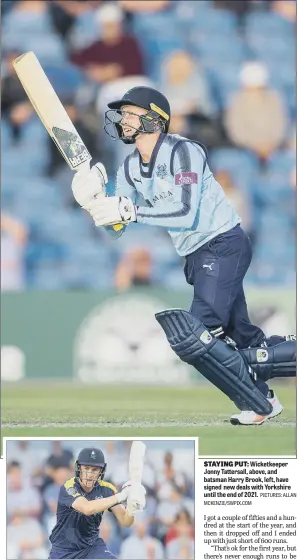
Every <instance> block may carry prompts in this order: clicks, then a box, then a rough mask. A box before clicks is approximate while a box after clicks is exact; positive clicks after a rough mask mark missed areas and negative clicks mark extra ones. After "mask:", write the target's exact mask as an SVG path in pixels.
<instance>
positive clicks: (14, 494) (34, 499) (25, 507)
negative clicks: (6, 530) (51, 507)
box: [7, 461, 41, 518]
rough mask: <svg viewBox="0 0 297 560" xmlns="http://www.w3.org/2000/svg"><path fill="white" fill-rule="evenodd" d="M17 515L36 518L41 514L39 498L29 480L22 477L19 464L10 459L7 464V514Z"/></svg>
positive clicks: (9, 515)
mask: <svg viewBox="0 0 297 560" xmlns="http://www.w3.org/2000/svg"><path fill="white" fill-rule="evenodd" d="M16 513H18V514H19V515H23V516H29V517H33V518H38V517H39V516H40V514H41V499H40V494H39V492H38V490H36V488H33V487H32V486H31V485H30V481H29V480H26V479H24V478H23V473H22V470H21V465H20V463H18V462H17V461H12V462H11V463H9V464H8V466H7V516H8V518H10V517H11V516H13V515H15V514H16Z"/></svg>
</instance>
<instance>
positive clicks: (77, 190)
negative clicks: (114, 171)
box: [71, 163, 108, 209]
mask: <svg viewBox="0 0 297 560" xmlns="http://www.w3.org/2000/svg"><path fill="white" fill-rule="evenodd" d="M107 181H108V179H107V174H106V169H105V167H104V165H103V164H102V163H96V165H94V166H93V167H92V169H90V166H89V164H88V165H86V166H84V167H83V168H82V169H81V171H78V172H77V173H75V175H74V177H73V180H72V184H71V188H72V192H73V196H74V198H75V200H76V202H78V204H79V205H80V206H81V207H82V208H85V209H87V208H88V206H89V204H90V203H91V201H92V200H95V199H96V198H103V197H105V194H106V193H105V185H106V183H107Z"/></svg>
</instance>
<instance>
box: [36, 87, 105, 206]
mask: <svg viewBox="0 0 297 560" xmlns="http://www.w3.org/2000/svg"><path fill="white" fill-rule="evenodd" d="M62 103H63V105H64V107H65V109H66V111H67V113H68V115H69V117H70V119H71V121H72V122H73V124H74V126H75V128H76V130H77V132H78V134H79V136H80V137H81V138H82V140H83V142H84V144H85V145H86V147H87V148H88V150H89V152H90V154H92V157H93V158H94V159H93V161H95V162H96V161H100V160H102V153H101V150H100V148H99V142H98V134H97V133H96V132H95V131H94V130H91V128H90V127H89V126H88V125H87V124H86V123H85V122H84V119H83V115H82V114H81V112H80V110H79V109H78V107H77V106H76V104H75V101H74V99H73V98H68V99H62ZM47 140H48V147H49V152H50V159H49V165H48V168H47V172H46V174H47V175H48V176H49V177H55V176H56V175H57V173H59V171H60V170H63V169H64V168H65V161H64V159H63V158H62V157H61V153H60V151H59V150H58V148H57V146H56V144H55V143H54V142H53V141H52V139H51V137H50V136H49V137H48V139H47ZM74 205H75V206H76V203H75V201H74Z"/></svg>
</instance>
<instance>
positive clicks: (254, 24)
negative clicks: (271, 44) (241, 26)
mask: <svg viewBox="0 0 297 560" xmlns="http://www.w3.org/2000/svg"><path fill="white" fill-rule="evenodd" d="M245 31H246V36H247V37H248V36H249V35H250V34H252V33H259V34H262V35H267V36H268V37H270V38H272V37H273V38H274V37H276V36H279V35H282V36H283V37H284V39H285V38H286V37H287V36H288V35H293V33H294V24H293V23H290V22H289V21H286V20H285V19H284V18H282V17H280V16H279V15H277V14H276V13H274V12H251V13H248V14H247V15H246V18H245Z"/></svg>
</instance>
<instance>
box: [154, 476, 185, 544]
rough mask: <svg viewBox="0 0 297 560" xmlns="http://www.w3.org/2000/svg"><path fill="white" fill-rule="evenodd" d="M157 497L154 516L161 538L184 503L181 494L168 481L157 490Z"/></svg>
mask: <svg viewBox="0 0 297 560" xmlns="http://www.w3.org/2000/svg"><path fill="white" fill-rule="evenodd" d="M158 499H159V503H158V506H157V510H156V518H157V520H158V532H157V534H158V536H159V537H160V538H162V539H163V538H164V537H165V535H166V533H167V531H168V529H169V527H171V525H172V524H173V523H174V519H175V517H176V515H177V513H178V512H179V511H180V510H181V509H182V507H183V505H184V504H183V499H182V495H181V494H180V492H178V491H177V490H176V488H175V487H174V486H173V484H172V483H170V482H167V483H164V484H163V485H162V487H161V488H160V490H159V491H158Z"/></svg>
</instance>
